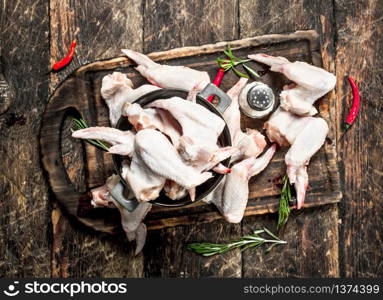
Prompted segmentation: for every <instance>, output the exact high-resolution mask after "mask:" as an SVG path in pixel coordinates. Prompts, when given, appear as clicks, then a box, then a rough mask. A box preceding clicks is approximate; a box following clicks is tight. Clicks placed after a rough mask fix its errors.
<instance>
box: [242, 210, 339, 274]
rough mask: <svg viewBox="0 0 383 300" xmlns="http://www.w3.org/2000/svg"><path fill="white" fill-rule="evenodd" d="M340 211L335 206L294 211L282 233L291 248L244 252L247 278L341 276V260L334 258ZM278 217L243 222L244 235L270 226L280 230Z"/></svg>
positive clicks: (280, 235)
mask: <svg viewBox="0 0 383 300" xmlns="http://www.w3.org/2000/svg"><path fill="white" fill-rule="evenodd" d="M336 219H337V211H336V210H334V209H333V208H332V207H331V205H330V206H329V205H326V206H323V207H318V208H311V209H305V210H304V211H294V212H292V215H291V216H290V220H289V223H288V225H287V226H286V227H285V228H284V229H283V230H282V232H280V233H279V235H278V236H279V238H281V239H283V240H285V241H287V242H288V244H287V245H283V246H279V247H278V246H277V247H274V248H273V249H272V250H271V251H270V252H265V251H262V250H255V251H253V250H251V249H250V250H247V251H245V252H243V253H242V259H243V265H244V267H245V268H244V269H243V274H242V275H243V277H247V278H253V277H337V276H339V273H338V259H337V256H334V254H333V253H334V252H336V251H337V250H338V249H337V245H338V234H337V231H334V228H333V227H334V224H333V222H334V220H336ZM275 220H276V216H275V215H271V214H268V215H265V216H260V217H258V218H257V219H256V220H254V218H247V219H245V220H244V221H243V226H242V230H243V233H250V232H252V231H253V230H255V229H257V228H262V227H266V228H268V229H270V230H272V231H273V232H275V231H276V222H275Z"/></svg>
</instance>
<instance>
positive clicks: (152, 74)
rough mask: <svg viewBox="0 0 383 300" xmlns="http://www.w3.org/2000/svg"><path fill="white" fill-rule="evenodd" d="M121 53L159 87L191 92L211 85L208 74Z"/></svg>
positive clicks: (136, 54) (135, 53)
mask: <svg viewBox="0 0 383 300" xmlns="http://www.w3.org/2000/svg"><path fill="white" fill-rule="evenodd" d="M121 51H122V52H123V53H124V54H125V55H126V56H127V57H129V58H130V59H131V60H133V61H134V62H135V63H136V64H137V65H138V66H137V67H136V69H137V71H138V72H140V73H141V75H142V76H144V77H145V78H146V79H147V80H148V81H149V82H150V83H152V84H154V85H157V86H159V87H162V88H169V89H172V88H175V89H183V90H186V91H190V90H192V89H193V88H197V89H198V90H202V89H203V88H204V87H205V86H206V85H207V84H208V83H210V78H209V75H208V74H207V73H206V72H201V71H197V70H193V69H191V68H188V67H184V66H167V65H160V64H158V63H155V62H154V61H152V60H151V59H150V58H149V57H148V56H146V55H144V54H141V53H138V52H135V51H132V50H128V49H123V50H121Z"/></svg>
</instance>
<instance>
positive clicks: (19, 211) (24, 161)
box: [0, 1, 51, 277]
mask: <svg viewBox="0 0 383 300" xmlns="http://www.w3.org/2000/svg"><path fill="white" fill-rule="evenodd" d="M31 28H33V31H31ZM48 33H49V27H48V5H47V2H46V1H15V2H14V1H1V3H0V41H1V42H0V49H1V50H0V63H1V71H2V73H3V76H4V77H3V80H4V81H6V82H7V84H8V89H9V90H11V91H12V92H11V94H10V97H11V98H12V99H11V103H10V106H9V108H8V110H7V111H6V112H5V113H4V114H2V115H1V116H0V140H1V142H0V166H1V174H0V195H1V196H0V240H1V243H0V257H1V259H0V276H1V277H49V276H50V259H49V257H50V244H51V241H50V239H49V234H50V226H49V223H50V222H49V201H48V187H47V184H46V181H45V179H44V176H43V173H42V168H41V166H40V160H39V143H38V137H37V136H38V133H39V127H40V122H41V116H42V112H43V109H44V107H45V103H46V99H47V96H48V94H47V88H48V81H47V79H48V78H47V76H45V75H44V73H45V72H46V68H45V67H46V66H47V65H48V56H49V40H48ZM21 41H22V44H21ZM26 74H28V75H26ZM32 74H33V75H32ZM36 232H38V233H39V234H38V235H36Z"/></svg>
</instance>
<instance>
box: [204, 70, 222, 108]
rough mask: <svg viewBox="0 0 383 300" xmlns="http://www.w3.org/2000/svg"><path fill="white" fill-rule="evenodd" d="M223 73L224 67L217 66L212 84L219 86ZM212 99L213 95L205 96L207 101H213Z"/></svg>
mask: <svg viewBox="0 0 383 300" xmlns="http://www.w3.org/2000/svg"><path fill="white" fill-rule="evenodd" d="M224 75H225V69H223V68H219V69H218V72H217V75H216V76H215V78H214V80H213V84H214V85H215V86H220V84H221V82H222V79H223V76H224ZM213 99H214V96H213V95H212V96H209V98H207V101H209V102H211V101H213Z"/></svg>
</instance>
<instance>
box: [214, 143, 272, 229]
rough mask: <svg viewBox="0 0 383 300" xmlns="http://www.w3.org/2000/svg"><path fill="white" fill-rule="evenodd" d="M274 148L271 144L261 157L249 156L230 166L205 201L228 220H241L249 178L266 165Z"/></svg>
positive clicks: (232, 221) (247, 193) (247, 194)
mask: <svg viewBox="0 0 383 300" xmlns="http://www.w3.org/2000/svg"><path fill="white" fill-rule="evenodd" d="M275 149H276V146H275V144H273V145H272V146H271V147H270V148H269V149H268V150H267V151H266V152H265V154H263V155H262V156H261V157H259V158H255V157H250V158H247V159H245V160H243V161H241V162H239V163H237V164H235V165H234V166H232V167H231V173H230V174H228V175H227V176H226V179H225V181H224V182H223V183H222V184H221V185H220V186H219V187H218V188H217V189H216V190H215V191H214V193H212V195H211V196H209V197H208V199H207V201H208V202H211V203H214V204H215V205H216V206H217V208H218V209H219V211H220V212H221V213H222V215H223V216H224V217H225V219H226V220H227V221H228V222H230V223H239V222H240V221H241V220H242V218H243V215H244V213H245V209H246V205H247V201H248V198H249V179H250V178H251V177H253V176H255V175H257V174H259V173H260V172H262V171H263V170H264V169H265V168H266V167H267V165H268V164H269V162H270V160H271V159H272V157H273V155H274V153H275Z"/></svg>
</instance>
